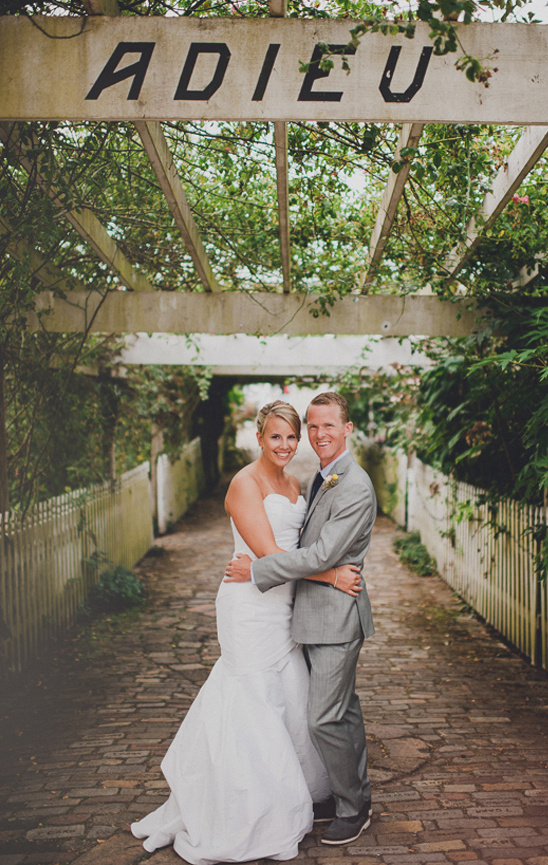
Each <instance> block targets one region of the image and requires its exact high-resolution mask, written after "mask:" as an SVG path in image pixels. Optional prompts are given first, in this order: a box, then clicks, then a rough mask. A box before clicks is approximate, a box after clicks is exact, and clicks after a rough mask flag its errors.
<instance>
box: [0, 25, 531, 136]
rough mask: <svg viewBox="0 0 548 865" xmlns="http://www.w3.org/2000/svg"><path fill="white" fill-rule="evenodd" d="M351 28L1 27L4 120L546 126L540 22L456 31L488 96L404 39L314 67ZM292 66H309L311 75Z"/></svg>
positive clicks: (423, 29) (364, 46)
mask: <svg viewBox="0 0 548 865" xmlns="http://www.w3.org/2000/svg"><path fill="white" fill-rule="evenodd" d="M355 24H356V22H352V21H347V20H321V21H317V20H296V19H283V20H280V19H266V18H260V19H259V18H255V19H227V18H222V19H219V18H201V19H200V18H161V17H147V18H145V17H142V18H139V17H137V16H131V17H129V16H121V17H117V18H102V17H96V18H87V19H85V18H81V19H79V18H70V17H47V18H46V17H42V16H37V17H35V18H33V20H32V21H30V20H29V19H28V18H25V17H24V16H8V17H2V18H0V118H1V119H4V120H33V119H34V120H56V119H59V120H88V119H89V120H142V119H146V120H187V119H188V120H200V119H203V120H270V121H272V120H287V121H290V120H357V121H368V120H374V121H379V122H382V121H388V122H390V121H393V122H404V121H405V122H440V123H444V122H448V123H468V122H477V123H516V124H548V98H547V95H548V60H547V58H548V26H547V25H528V24H471V25H468V26H464V25H460V27H459V34H460V39H461V42H462V44H463V46H464V48H465V50H466V51H467V52H468V53H469V54H471V55H473V56H477V57H479V58H480V59H481V60H482V62H483V63H484V64H485V65H487V66H489V67H490V68H492V69H495V68H496V69H497V71H496V72H494V73H493V77H492V78H491V81H490V86H489V87H484V86H483V85H482V84H476V83H474V84H472V83H471V82H469V81H468V80H467V79H466V77H465V75H464V74H463V73H462V72H459V71H457V70H456V69H455V65H454V64H455V60H456V59H457V56H458V55H455V54H449V55H447V56H445V57H436V56H435V55H434V53H433V50H432V42H431V40H430V39H429V38H428V30H429V28H428V27H427V26H426V25H419V26H417V31H416V35H415V37H414V39H407V38H405V37H404V36H400V35H398V36H384V35H382V34H381V33H375V34H367V35H365V36H363V37H362V38H361V42H360V44H359V46H358V47H357V49H356V51H355V53H354V54H353V55H351V56H349V58H348V60H349V64H350V69H351V71H350V73H349V74H347V73H346V72H345V71H344V70H343V69H342V66H341V63H340V61H339V60H338V58H337V57H336V58H335V68H334V69H332V70H331V71H330V72H329V73H326V72H323V71H322V70H321V69H320V67H319V64H318V62H317V61H318V59H319V57H320V56H321V51H320V48H319V43H320V42H324V43H327V44H328V45H329V46H330V48H331V51H332V52H333V53H334V54H337V53H340V52H342V51H343V50H344V46H346V45H347V44H348V43H349V41H350V30H351V28H352V27H353V26H354V25H355ZM300 63H308V64H310V66H309V70H308V72H305V73H303V72H301V71H300V70H299V65H300Z"/></svg>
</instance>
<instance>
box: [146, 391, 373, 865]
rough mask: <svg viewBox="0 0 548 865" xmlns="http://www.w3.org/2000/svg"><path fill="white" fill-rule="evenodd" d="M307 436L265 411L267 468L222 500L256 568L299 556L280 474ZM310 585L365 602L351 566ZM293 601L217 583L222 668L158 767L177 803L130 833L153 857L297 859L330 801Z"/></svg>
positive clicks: (249, 470) (238, 481)
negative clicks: (164, 851) (318, 811)
mask: <svg viewBox="0 0 548 865" xmlns="http://www.w3.org/2000/svg"><path fill="white" fill-rule="evenodd" d="M300 432H301V422H300V419H299V416H298V414H297V412H296V411H295V409H294V408H293V407H292V406H290V405H289V404H288V403H284V402H281V401H280V400H278V401H276V402H273V403H269V404H268V405H265V406H264V407H263V408H262V409H261V410H260V412H259V414H258V416H257V439H258V442H259V445H260V447H261V449H262V453H261V456H260V457H259V458H258V459H257V460H255V461H254V462H252V463H250V464H249V465H247V466H246V467H245V468H243V469H241V471H239V472H238V473H237V474H236V476H235V477H234V478H233V480H232V481H231V483H230V486H229V488H228V492H227V496H226V499H225V508H226V512H227V514H228V516H229V517H230V520H231V525H232V531H233V535H234V543H235V553H247V554H248V555H250V556H251V557H252V558H258V557H262V556H265V555H268V554H269V553H274V552H278V551H280V550H290V549H294V548H296V547H297V545H298V541H299V531H300V528H301V525H302V523H303V520H304V517H305V513H306V502H305V500H304V498H303V497H302V496H301V495H300V485H299V482H298V480H297V479H296V478H295V477H293V476H292V475H290V474H287V472H286V470H285V469H286V466H287V465H288V463H289V462H290V460H291V459H292V458H293V456H294V455H295V453H296V450H297V445H298V442H299V439H300ZM311 579H314V580H316V581H320V582H325V583H331V585H334V584H335V582H336V587H337V589H340V590H341V591H346V592H347V593H348V594H350V595H353V596H356V594H357V592H358V591H359V590H360V589H359V585H358V584H357V581H358V579H359V572H358V569H357V568H355V567H354V566H350V565H345V566H343V567H340V568H337V569H332V570H330V571H327V572H326V573H324V574H319V575H316V576H314V577H313V578H311ZM293 591H294V584H293V583H287V584H285V585H282V586H278V587H276V588H274V589H272V590H271V591H269V592H266V593H264V594H263V593H261V592H260V591H259V590H258V589H257V587H256V586H254V585H253V583H250V582H247V583H231V582H226V581H225V580H223V581H222V582H221V585H220V588H219V591H218V594H217V601H216V607H217V628H218V635H219V642H220V644H221V657H220V658H219V660H218V661H217V663H216V664H215V666H214V667H213V669H212V671H211V673H210V675H209V678H208V679H207V681H206V683H205V684H204V686H203V687H202V689H201V691H200V693H199V694H198V696H197V697H196V700H195V701H194V703H193V704H192V706H191V708H190V709H189V711H188V713H187V716H186V718H185V720H184V721H183V723H182V724H181V727H180V728H179V731H178V733H177V735H176V736H175V738H174V740H173V742H172V744H171V746H170V747H169V750H168V751H167V753H166V755H165V757H164V759H163V761H162V771H163V773H164V775H165V777H166V779H167V781H168V783H169V786H170V788H171V794H170V796H169V798H168V799H167V801H166V802H164V804H163V805H161V806H160V807H159V808H158V809H157V810H156V811H153V812H152V813H151V814H149V815H148V816H146V817H144V818H143V819H142V820H139V821H138V822H137V823H133V824H132V825H131V831H132V832H133V834H134V835H135V837H136V838H142V839H145V840H144V844H143V846H144V848H145V850H147V851H148V852H153V851H154V850H156V849H157V848H159V847H164V846H166V845H168V844H173V848H174V850H175V851H176V852H177V853H178V854H179V856H181V857H182V858H183V859H185V860H186V861H187V862H190V863H192V865H212V863H216V862H245V861H248V860H252V859H262V858H270V859H279V860H285V859H293V858H295V857H296V856H297V853H298V844H299V841H301V839H302V838H303V837H304V835H306V834H307V833H308V832H310V830H311V829H312V822H313V811H312V803H313V802H324V801H325V800H327V799H328V798H329V796H330V793H331V791H330V788H329V782H328V780H327V773H326V771H325V769H324V766H323V764H322V762H321V760H320V757H319V755H318V753H317V752H316V750H315V748H314V746H313V745H312V742H311V740H310V737H309V734H308V728H307V720H306V703H307V692H308V669H307V666H306V662H305V659H304V655H303V653H302V650H301V647H300V646H298V645H297V644H296V643H295V642H294V641H293V640H292V638H291V634H290V624H291V609H292V599H293Z"/></svg>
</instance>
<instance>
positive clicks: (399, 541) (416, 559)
mask: <svg viewBox="0 0 548 865" xmlns="http://www.w3.org/2000/svg"><path fill="white" fill-rule="evenodd" d="M394 549H395V550H396V552H397V554H398V555H399V557H400V559H401V560H402V562H403V563H404V565H407V567H408V568H409V569H410V570H411V571H413V572H414V573H415V574H418V575H419V576H420V577H431V576H432V575H434V574H436V573H437V570H436V562H435V561H434V559H433V558H432V556H431V555H430V554H429V552H428V550H427V549H426V547H425V546H424V544H422V543H421V536H420V532H406V533H405V535H403V537H399V538H396V539H395V540H394Z"/></svg>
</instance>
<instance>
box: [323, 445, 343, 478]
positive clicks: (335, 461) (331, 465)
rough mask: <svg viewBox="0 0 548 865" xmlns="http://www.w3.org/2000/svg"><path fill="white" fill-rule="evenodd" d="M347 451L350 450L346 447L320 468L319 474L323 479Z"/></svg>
mask: <svg viewBox="0 0 548 865" xmlns="http://www.w3.org/2000/svg"><path fill="white" fill-rule="evenodd" d="M348 453H350V451H349V450H348V448H346V449H345V450H344V451H343V452H342V454H339V456H338V457H335V459H334V460H332V461H331V462H330V463H329V465H328V466H326V467H325V468H324V469H320V474H321V476H322V478H323V479H324V480H325V479H326V477H327V476H328V475H330V474H331V473H332V470H333V468H334V466H335V465H336V464H337V463H338V462H339V460H342V458H343V457H345V456H346V454H348Z"/></svg>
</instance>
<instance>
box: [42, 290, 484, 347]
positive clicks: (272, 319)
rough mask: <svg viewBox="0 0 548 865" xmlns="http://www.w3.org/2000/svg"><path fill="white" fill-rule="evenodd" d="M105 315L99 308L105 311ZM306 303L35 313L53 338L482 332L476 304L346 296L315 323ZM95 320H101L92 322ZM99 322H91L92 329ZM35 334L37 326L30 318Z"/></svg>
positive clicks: (88, 299) (119, 296)
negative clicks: (72, 334) (83, 333)
mask: <svg viewBox="0 0 548 865" xmlns="http://www.w3.org/2000/svg"><path fill="white" fill-rule="evenodd" d="M99 307H100V308H99ZM313 308H315V307H314V305H313V303H312V301H310V302H308V303H304V304H303V298H302V296H297V295H294V294H291V295H282V294H277V293H272V294H269V293H267V292H261V293H258V294H251V293H244V292H220V293H218V294H205V293H201V294H200V293H197V292H175V291H155V292H144V293H143V292H139V293H137V292H125V291H112V292H110V293H109V294H108V295H107V297H106V298H104V297H103V295H101V294H100V293H99V292H70V293H69V294H67V296H66V298H59V297H54V296H53V295H51V293H48V292H43V293H42V294H40V295H39V296H38V297H37V300H36V311H37V313H38V312H40V311H42V312H43V311H44V310H48V311H49V314H47V315H46V314H43V315H42V317H41V318H40V324H39V326H40V327H42V328H44V329H45V330H48V331H53V332H66V333H68V332H81V331H84V330H87V329H88V328H90V329H91V331H93V332H104V333H140V332H146V333H217V334H227V333H248V334H266V335H268V334H276V333H287V334H322V333H333V334H382V335H383V336H410V335H413V334H416V335H424V336H466V335H467V334H469V333H470V332H472V331H474V330H476V329H477V328H478V324H477V317H478V312H477V310H476V306H475V305H474V304H473V303H472V302H471V301H446V300H440V299H439V298H437V297H435V296H433V297H427V296H418V297H409V296H397V295H367V296H365V297H363V296H362V297H358V296H355V295H353V296H348V297H345V298H343V299H342V300H339V301H337V302H336V303H335V306H334V307H333V308H332V309H331V312H330V314H329V315H328V316H324V315H319V316H318V317H317V318H315V317H314V316H312V315H311V309H313ZM94 316H95V318H94ZM92 319H93V321H92ZM29 326H30V327H31V328H36V327H38V319H37V318H36V320H34V321H33V320H32V318H29Z"/></svg>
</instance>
